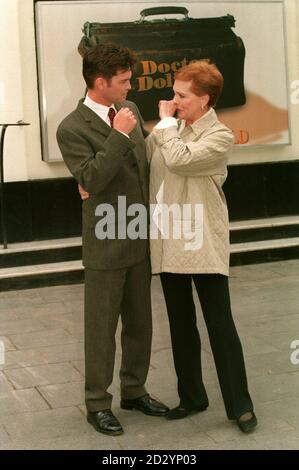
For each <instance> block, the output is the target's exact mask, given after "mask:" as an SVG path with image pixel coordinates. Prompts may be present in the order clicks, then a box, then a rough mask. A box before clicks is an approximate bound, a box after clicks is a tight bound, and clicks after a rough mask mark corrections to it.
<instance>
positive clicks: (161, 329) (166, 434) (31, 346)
mask: <svg viewBox="0 0 299 470" xmlns="http://www.w3.org/2000/svg"><path fill="white" fill-rule="evenodd" d="M230 285H231V296H232V305H233V311H234V317H235V321H236V324H237V327H238V330H239V334H240V337H241V340H242V343H243V348H244V353H245V358H246V364H247V372H248V379H249V385H250V391H251V394H252V398H253V400H254V403H255V408H256V412H257V415H258V418H259V426H258V428H257V429H256V431H255V432H254V433H253V434H251V435H243V434H242V433H241V432H240V431H239V430H238V428H237V427H236V425H235V423H232V422H229V421H228V420H227V419H226V416H225V412H224V407H223V402H222V399H221V395H220V391H219V386H218V383H217V378H216V374H215V367H214V364H213V359H212V356H211V351H210V347H209V343H208V338H207V334H206V330H205V326H204V324H203V320H202V316H201V312H200V307H199V306H198V324H199V328H200V330H201V332H202V342H203V371H204V378H205V382H206V386H207V390H208V393H209V399H210V407H209V409H208V410H207V411H205V412H204V413H200V414H197V415H193V416H190V417H188V418H187V419H184V420H180V421H176V422H171V421H167V420H164V419H163V418H154V417H148V416H144V415H143V414H141V413H139V412H137V411H124V410H121V409H120V407H119V386H118V369H119V361H120V351H119V348H118V354H117V364H116V368H115V380H114V382H113V385H112V387H111V389H112V391H113V394H114V397H115V398H114V402H113V410H114V412H115V414H116V415H117V417H118V418H119V419H120V421H121V423H122V424H123V426H124V428H125V434H124V435H123V436H119V437H109V436H105V435H102V434H98V433H97V432H96V431H94V429H93V428H92V427H91V426H90V425H89V424H88V423H87V422H86V419H85V408H84V405H83V401H84V400H83V390H84V363H83V343H82V338H83V326H82V322H83V286H82V285H71V286H59V287H46V288H41V289H35V290H27V291H25V290H23V291H11V292H4V293H0V341H2V342H3V343H4V345H5V364H3V365H0V449H111V450H113V449H118V450H121V449H182V450H183V449H299V364H298V365H296V364H292V363H291V360H290V356H291V353H292V352H293V350H292V349H291V348H290V344H291V342H292V341H293V340H296V339H298V340H299V261H298V260H291V261H286V262H277V263H268V264H260V265H254V266H253V265H252V266H244V267H236V268H232V269H231V280H230ZM152 288H153V296H152V297H153V311H154V340H153V350H152V360H151V368H150V372H149V377H148V389H149V391H150V392H151V394H153V395H154V396H155V397H157V398H158V399H160V400H162V401H164V402H165V403H167V404H168V405H169V406H170V407H172V406H175V405H176V404H177V394H176V380H175V374H174V369H173V363H172V356H171V348H170V338H169V331H168V323H167V318H166V313H165V306H164V301H163V296H162V292H161V288H160V284H159V280H158V278H154V280H153V286H152ZM197 305H198V303H197ZM297 357H298V358H299V353H298V355H297Z"/></svg>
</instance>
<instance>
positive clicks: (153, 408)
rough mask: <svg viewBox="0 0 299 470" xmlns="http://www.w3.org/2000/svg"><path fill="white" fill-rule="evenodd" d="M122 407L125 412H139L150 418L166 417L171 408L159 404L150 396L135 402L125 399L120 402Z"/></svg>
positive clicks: (137, 399) (135, 399) (134, 400)
mask: <svg viewBox="0 0 299 470" xmlns="http://www.w3.org/2000/svg"><path fill="white" fill-rule="evenodd" d="M120 407H121V408H123V409H124V410H139V411H142V413H144V414H145V415H150V416H165V415H166V413H167V412H168V411H169V408H168V407H167V406H165V405H163V403H160V402H158V401H157V400H154V399H153V398H151V397H150V396H149V395H148V394H147V395H144V396H142V397H139V398H134V399H133V400H126V399H123V398H122V400H121V402H120Z"/></svg>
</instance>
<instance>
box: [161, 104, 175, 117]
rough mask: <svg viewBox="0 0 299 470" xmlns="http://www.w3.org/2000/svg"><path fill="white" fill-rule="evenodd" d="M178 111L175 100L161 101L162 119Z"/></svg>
mask: <svg viewBox="0 0 299 470" xmlns="http://www.w3.org/2000/svg"><path fill="white" fill-rule="evenodd" d="M175 112H176V104H175V102H174V100H170V101H166V100H161V101H159V116H160V119H163V118H165V117H172V116H173V115H174V113H175Z"/></svg>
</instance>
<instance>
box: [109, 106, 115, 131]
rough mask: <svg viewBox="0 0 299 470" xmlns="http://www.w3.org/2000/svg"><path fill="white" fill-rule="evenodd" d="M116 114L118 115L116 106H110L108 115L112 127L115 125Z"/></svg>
mask: <svg viewBox="0 0 299 470" xmlns="http://www.w3.org/2000/svg"><path fill="white" fill-rule="evenodd" d="M115 115H116V112H115V109H114V108H109V111H108V117H109V119H110V124H111V127H113V120H114V118H115Z"/></svg>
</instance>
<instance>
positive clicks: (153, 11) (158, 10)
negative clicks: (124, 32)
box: [139, 7, 189, 22]
mask: <svg viewBox="0 0 299 470" xmlns="http://www.w3.org/2000/svg"><path fill="white" fill-rule="evenodd" d="M167 13H181V14H182V15H185V19H186V20H188V19H189V17H188V13H189V12H188V10H187V8H185V7H153V8H145V9H144V10H142V11H141V12H140V15H141V18H140V20H139V21H140V22H141V21H144V19H145V17H146V16H150V15H163V14H167Z"/></svg>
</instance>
